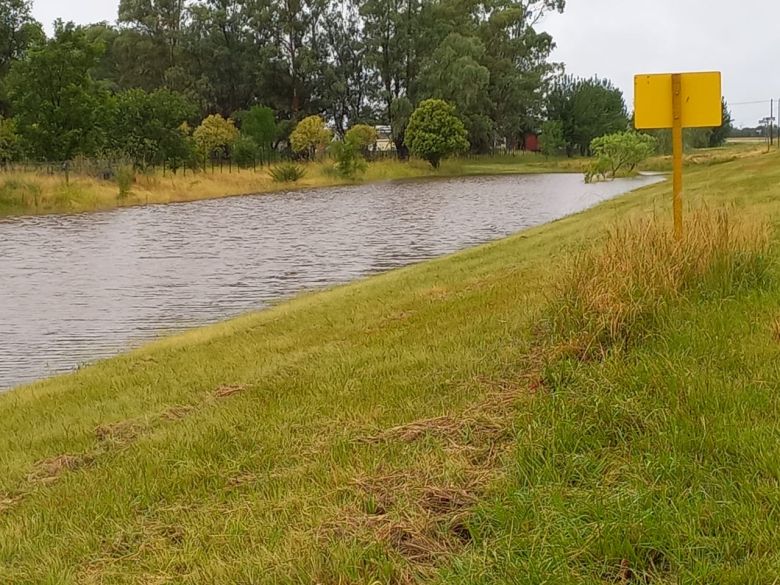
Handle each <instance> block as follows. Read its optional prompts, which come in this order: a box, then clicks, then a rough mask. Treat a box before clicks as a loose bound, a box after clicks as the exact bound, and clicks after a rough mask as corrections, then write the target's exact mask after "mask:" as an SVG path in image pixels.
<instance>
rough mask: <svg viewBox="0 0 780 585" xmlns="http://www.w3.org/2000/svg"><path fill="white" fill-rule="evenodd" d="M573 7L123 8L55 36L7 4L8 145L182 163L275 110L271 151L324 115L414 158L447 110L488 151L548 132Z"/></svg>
mask: <svg viewBox="0 0 780 585" xmlns="http://www.w3.org/2000/svg"><path fill="white" fill-rule="evenodd" d="M563 8H564V0H488V1H486V0H468V1H467V2H463V1H462V0H436V1H434V0H199V1H190V0H121V2H120V5H119V12H118V20H117V24H116V25H111V24H108V23H97V24H92V25H87V26H76V25H74V24H73V23H66V22H62V21H57V22H56V23H55V25H54V33H53V35H52V36H51V37H49V38H47V37H46V35H45V34H44V33H43V30H42V27H41V25H40V24H39V23H37V22H35V21H34V19H33V18H32V16H31V13H30V9H31V3H30V1H28V0H0V45H2V47H0V78H1V80H0V84H1V85H2V90H1V91H0V115H2V117H3V123H2V124H3V130H0V135H6V136H10V135H11V134H12V133H16V135H18V136H19V138H20V140H19V141H18V144H17V145H16V146H17V149H18V151H19V152H20V153H23V155H24V156H27V157H30V158H33V159H38V160H67V159H70V158H72V157H74V156H79V155H83V156H96V155H101V154H103V153H107V152H114V151H123V152H127V153H129V154H130V155H131V156H132V157H133V158H134V159H136V160H139V161H149V162H159V161H160V160H162V159H165V158H169V159H171V161H175V160H177V159H181V158H183V157H184V155H185V152H184V150H185V148H186V143H187V140H186V138H189V139H193V136H192V134H191V132H192V129H193V128H197V127H198V126H199V125H200V123H201V121H202V120H205V119H208V118H209V117H211V116H218V117H219V118H221V119H222V120H226V121H227V120H229V121H231V122H232V123H233V124H234V125H235V126H236V128H238V129H243V125H244V124H245V123H247V119H248V118H251V119H253V120H254V119H255V118H258V117H259V118H263V116H266V117H267V115H268V112H270V113H271V116H272V118H273V122H274V125H273V126H274V127H273V135H269V134H267V133H263V138H262V140H263V142H264V144H263V145H257V146H258V147H259V148H273V147H275V146H277V145H278V144H280V143H283V142H285V141H287V140H288V138H289V135H290V133H291V131H292V129H293V128H294V127H295V125H296V124H297V123H298V122H299V121H300V120H302V119H304V118H306V117H307V116H310V115H320V116H322V117H323V118H324V119H326V120H327V121H328V122H329V124H330V125H331V126H332V128H333V129H334V130H335V133H336V135H337V136H339V137H341V136H344V135H345V134H346V132H347V130H348V129H349V128H350V127H351V126H354V125H356V124H368V125H372V126H373V125H377V124H386V125H389V126H391V128H392V138H393V141H394V142H395V145H396V148H397V150H398V152H399V153H400V154H401V155H404V154H405V153H406V150H407V146H406V141H405V130H406V126H407V125H408V123H409V119H410V117H411V114H412V112H413V111H414V109H415V108H416V107H417V106H418V105H419V104H420V103H421V102H422V101H423V100H425V99H429V98H438V99H442V100H445V101H447V102H449V103H450V104H452V105H453V106H454V107H455V108H456V110H457V113H458V117H459V118H460V119H461V120H462V121H463V123H464V125H465V127H466V129H467V132H468V141H469V144H470V148H471V149H472V150H474V151H475V152H488V151H490V150H491V149H492V148H493V147H494V146H495V145H496V144H498V143H499V142H501V143H508V144H512V145H514V144H517V143H518V141H521V140H522V137H523V135H524V133H525V132H527V131H530V130H533V129H535V128H536V126H537V125H538V121H539V120H540V118H541V116H542V114H543V110H544V92H545V86H546V83H547V82H548V80H549V79H550V78H551V76H552V75H553V74H554V73H555V72H556V70H557V67H558V66H557V65H556V64H554V63H551V62H550V60H549V56H550V52H551V50H552V48H553V41H552V38H551V37H550V36H549V35H548V34H547V33H544V32H539V31H538V30H537V24H538V22H539V20H540V19H541V18H542V16H543V15H544V14H546V13H547V12H549V11H562V10H563ZM257 108H261V109H262V112H263V113H261V112H260V111H258V110H257ZM253 109H254V110H255V111H254V113H250V112H253ZM269 129H270V126H269ZM222 130H224V128H223V129H222ZM188 132H189V134H188ZM253 139H254V138H253ZM0 140H2V139H0ZM14 154H17V153H10V152H9V151H8V149H7V148H6V151H5V152H4V156H6V157H8V156H11V155H14Z"/></svg>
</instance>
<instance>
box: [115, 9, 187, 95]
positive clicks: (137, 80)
mask: <svg viewBox="0 0 780 585" xmlns="http://www.w3.org/2000/svg"><path fill="white" fill-rule="evenodd" d="M187 13H188V12H187V7H186V5H185V1H184V0H120V2H119V16H118V22H119V24H120V26H121V27H122V32H121V34H120V35H119V37H118V38H117V40H116V48H115V52H116V55H117V60H118V61H120V62H121V64H122V66H121V69H122V72H123V75H122V79H121V86H122V87H126V88H129V87H140V88H143V89H146V90H154V89H157V88H159V87H161V86H163V85H165V84H166V78H167V76H168V75H169V72H170V71H171V70H173V69H175V68H177V67H181V66H182V51H181V42H182V36H183V34H184V29H185V26H186V18H187Z"/></svg>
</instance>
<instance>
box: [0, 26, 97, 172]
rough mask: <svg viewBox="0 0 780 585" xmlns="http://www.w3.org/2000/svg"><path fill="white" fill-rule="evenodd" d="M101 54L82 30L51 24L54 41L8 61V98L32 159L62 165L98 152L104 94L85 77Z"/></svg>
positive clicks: (88, 75) (89, 77)
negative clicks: (9, 62) (82, 155)
mask: <svg viewBox="0 0 780 585" xmlns="http://www.w3.org/2000/svg"><path fill="white" fill-rule="evenodd" d="M102 52H103V46H102V44H100V43H98V42H90V40H89V39H88V37H87V35H86V33H85V31H84V29H83V28H79V27H76V26H75V25H74V24H73V23H67V24H63V23H62V22H61V21H57V22H56V23H55V30H54V38H52V39H51V40H49V41H48V42H47V43H46V44H45V45H41V46H40V47H36V48H34V49H31V50H30V51H29V53H28V55H27V58H26V59H25V60H24V61H17V62H16V63H14V65H13V66H12V68H11V72H10V73H9V75H8V94H9V97H10V99H11V104H12V107H13V111H14V114H15V119H16V122H17V129H18V132H19V134H20V136H21V138H22V141H23V145H24V147H25V148H26V149H27V152H28V153H29V154H30V155H31V156H32V157H34V158H37V159H41V160H51V161H63V160H68V159H70V158H72V157H73V156H75V155H77V154H85V155H91V154H95V153H96V152H98V151H99V149H100V148H102V146H103V144H104V142H105V127H106V115H107V110H106V100H107V95H106V94H105V92H102V91H101V90H100V89H99V88H98V86H97V84H96V83H95V82H94V81H93V79H92V77H91V76H90V70H91V69H93V68H94V67H95V66H96V65H97V63H98V61H99V58H100V55H101V53H102Z"/></svg>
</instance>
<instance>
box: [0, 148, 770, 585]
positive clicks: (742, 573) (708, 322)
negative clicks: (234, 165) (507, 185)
mask: <svg viewBox="0 0 780 585" xmlns="http://www.w3.org/2000/svg"><path fill="white" fill-rule="evenodd" d="M686 186H687V191H686V198H687V201H688V203H689V205H692V206H695V207H699V208H700V207H703V206H705V205H706V206H707V207H708V208H710V209H718V208H720V207H721V206H725V205H728V206H730V209H731V211H730V214H731V217H733V218H740V219H744V218H750V219H749V220H748V219H744V221H745V222H746V223H748V224H749V223H750V222H752V221H753V218H759V220H760V221H766V222H769V223H770V224H772V225H773V226H775V232H774V233H780V232H778V231H777V229H776V227H777V224H778V222H780V202H779V201H780V156H777V155H768V156H756V157H752V158H744V159H740V160H737V161H734V162H728V163H723V164H718V165H712V166H707V165H702V166H698V167H696V168H694V169H692V170H691V171H690V172H689V173H688V174H687V176H686ZM669 190H670V187H669V185H668V184H661V185H656V186H653V187H650V188H646V189H643V190H641V191H639V192H636V193H632V194H629V195H626V196H624V197H621V198H619V199H617V200H614V201H610V202H607V203H604V204H602V205H600V206H599V207H597V208H594V209H592V210H590V211H587V212H585V213H582V214H579V215H576V216H572V217H569V218H566V219H564V220H561V221H558V222H555V223H553V224H551V225H548V226H544V227H540V228H535V229H532V230H528V231H525V232H523V233H521V234H518V235H516V236H513V237H510V238H507V239H505V240H502V241H500V242H496V243H493V244H490V245H487V246H482V247H479V248H476V249H473V250H469V251H466V252H463V253H459V254H456V255H453V256H450V257H447V258H443V259H440V260H436V261H432V262H427V263H424V264H421V265H418V266H414V267H410V268H406V269H403V270H397V271H394V272H391V273H388V274H386V275H382V276H378V277H374V278H370V279H367V280H364V281H362V282H358V283H355V284H353V285H350V286H345V287H339V288H336V289H333V290H330V291H325V292H322V293H317V294H311V295H305V296H302V297H300V298H298V299H295V300H293V301H290V302H287V303H284V304H281V305H279V306H277V307H274V308H273V309H270V310H268V311H264V312H260V313H257V314H252V315H247V316H245V317H242V318H239V319H236V320H233V321H230V322H226V323H223V324H220V325H216V326H213V327H209V328H205V329H199V330H195V331H192V332H189V333H186V334H184V335H179V336H176V337H173V338H169V339H164V340H161V341H159V342H157V343H154V344H152V345H150V346H148V347H145V348H143V349H141V350H138V351H136V352H133V353H131V354H128V355H124V356H120V357H117V358H115V359H111V360H107V361H104V362H101V363H99V364H96V365H94V366H91V367H88V368H86V369H84V370H81V371H79V372H77V373H75V374H72V375H69V376H62V377H58V378H54V379H51V380H48V381H44V382H41V383H38V384H35V385H32V386H29V387H25V388H21V389H18V390H15V391H12V392H10V393H8V394H6V395H3V396H0V420H2V421H3V424H2V426H1V427H0V469H1V470H2V473H0V582H2V583H6V582H7V583H24V584H28V583H29V584H47V585H48V584H54V583H57V584H70V583H74V584H75V583H78V584H91V583H95V584H97V583H101V584H131V583H132V584H143V585H147V584H159V583H172V584H173V583H175V584H179V583H185V584H201V583H202V584H215V583H242V584H260V583H262V584H265V583H269V584H270V583H290V584H292V583H300V584H303V583H322V584H352V583H354V584H370V583H372V582H378V583H382V584H384V583H414V582H432V583H442V584H444V583H454V584H467V583H468V584H487V583H529V584H531V583H594V584H595V583H620V582H623V583H646V582H650V583H662V584H666V583H669V584H671V583H756V584H761V583H766V584H767V585H770V584H772V583H775V581H776V577H777V575H778V574H780V552H778V550H779V547H778V542H780V442H778V440H777V439H778V436H780V394H778V392H777V388H778V387H780V339H779V334H780V325H779V323H780V321H778V319H779V318H780V287H778V285H777V283H780V280H778V278H779V277H780V274H778V268H777V260H778V258H777V256H778V254H780V250H779V249H778V248H777V246H776V245H775V244H776V242H774V241H773V242H772V247H771V248H769V249H768V252H764V251H763V248H762V247H761V246H760V245H757V246H749V247H748V249H747V256H745V258H746V259H747V260H749V261H750V262H748V263H747V265H749V267H748V269H747V272H745V273H744V274H745V275H747V277H749V278H747V277H746V278H743V277H742V276H740V277H739V278H736V277H735V278H731V277H729V278H728V279H725V280H723V279H721V278H710V277H711V276H712V275H717V274H743V273H742V272H739V271H737V272H729V271H731V270H732V268H733V267H734V266H736V265H737V263H736V262H735V263H729V262H730V261H731V260H735V259H738V258H739V257H740V254H741V252H740V251H739V250H738V249H732V248H716V252H717V253H715V254H713V255H712V257H713V258H726V259H727V260H729V262H727V263H726V264H719V263H718V262H717V261H712V262H710V261H706V262H704V263H703V264H702V266H703V267H704V268H703V269H702V270H700V271H695V270H694V271H693V273H692V274H693V275H692V276H686V277H685V278H682V277H680V278H679V279H674V278H673V279H670V281H669V282H673V283H678V284H673V285H670V286H664V287H660V288H658V289H653V291H655V292H653V293H652V294H646V295H645V296H641V295H640V296H639V297H637V296H635V295H634V294H633V292H632V291H634V289H633V288H631V287H622V286H621V283H624V282H626V280H625V279H623V280H621V278H622V277H624V276H625V274H629V275H631V274H634V275H637V274H644V272H643V271H642V270H641V266H643V264H642V263H641V262H637V263H629V264H628V265H629V268H630V269H628V271H627V272H626V273H625V274H618V273H616V274H613V275H612V277H613V279H614V280H610V279H604V278H602V279H600V280H598V279H597V281H596V282H597V283H598V286H603V287H606V288H605V290H606V291H607V292H609V291H613V293H614V295H617V296H614V295H613V297H609V295H607V296H608V297H609V298H611V299H612V301H610V303H609V304H608V305H605V306H607V307H612V306H615V304H616V302H615V299H617V300H618V301H621V302H626V303H628V302H629V301H631V302H633V301H634V300H635V299H636V298H639V299H640V301H641V302H640V301H637V302H638V303H639V304H638V306H639V308H640V309H641V310H640V311H639V312H637V311H633V312H631V311H629V312H626V313H622V312H621V313H619V315H623V316H624V317H626V318H625V319H623V318H621V319H619V320H618V323H619V325H618V329H617V331H618V332H623V333H625V334H626V335H618V336H615V337H610V336H607V337H603V336H601V335H598V333H599V331H601V329H599V328H598V327H596V328H595V329H588V327H590V325H588V323H596V324H597V325H598V324H599V323H601V324H603V323H611V322H613V321H612V319H613V316H612V313H609V312H607V313H604V314H605V315H607V317H608V318H607V319H605V320H599V319H596V320H594V321H587V320H586V321H582V320H578V319H579V317H578V318H576V319H573V320H572V319H570V320H566V319H564V320H563V321H555V320H554V319H552V317H551V315H555V314H562V313H563V314H568V315H570V316H571V315H574V316H575V317H576V315H577V312H576V311H575V310H574V309H567V307H568V306H569V305H567V303H569V300H567V297H566V296H565V294H564V295H563V296H561V295H562V293H565V292H566V291H571V290H572V282H579V280H577V278H574V279H573V280H572V277H573V276H574V277H577V275H579V277H580V278H584V276H586V275H587V274H592V270H589V269H588V267H592V266H600V265H601V264H598V262H596V261H595V260H594V262H596V263H595V264H588V263H580V264H579V266H580V268H581V271H580V272H577V271H576V270H575V269H576V267H577V265H575V267H574V268H572V262H571V258H572V257H585V258H591V259H594V258H595V259H598V258H600V256H599V253H600V252H599V250H609V241H610V240H609V238H608V233H609V230H610V228H612V226H614V225H615V223H616V222H624V221H626V220H627V219H629V218H635V219H634V220H633V221H635V222H636V221H639V220H637V219H636V218H642V217H658V218H666V217H667V216H668V214H669V213H670V212H669V208H670V205H669V199H670V194H669ZM621 225H626V224H624V223H621ZM633 225H638V224H636V223H634V224H633ZM614 229H617V228H614ZM614 229H613V233H614ZM734 229H737V228H736V227H735V228H734ZM630 233H634V232H630V231H629V239H628V240H624V242H628V243H630V242H633V241H635V240H634V239H633V236H630ZM738 233H741V232H738ZM773 237H774V236H773ZM618 241H620V240H618ZM638 241H639V242H641V241H643V240H641V239H640V240H638ZM650 241H660V240H657V239H651V240H650ZM696 241H698V240H696ZM593 242H598V243H597V244H596V248H595V250H596V251H595V252H590V251H588V250H590V248H589V246H591V245H593ZM663 245H664V246H665V245H666V244H663ZM613 248H614V247H613ZM622 249H625V250H626V253H630V254H638V252H637V249H636V248H632V247H631V246H630V245H629V246H627V247H623V248H622ZM639 249H644V246H640V248H639ZM657 249H658V250H661V251H663V250H667V251H670V252H669V253H670V254H671V255H672V259H674V258H676V259H677V260H678V261H679V262H680V263H681V264H680V265H682V266H692V265H695V261H696V259H697V258H699V256H700V255H698V254H688V255H686V254H684V253H683V251H681V250H679V249H676V248H674V247H666V248H665V247H663V246H660V245H659V247H658V248H657ZM699 249H702V248H699ZM721 252H722V253H721ZM665 253H666V252H662V254H665ZM589 254H592V255H591V256H589ZM762 255H763V256H762ZM610 257H611V258H614V257H615V256H614V254H613V255H612V256H610ZM632 257H633V256H632ZM649 257H650V258H655V260H653V262H656V264H654V266H655V267H656V268H657V258H658V257H660V256H659V254H656V255H655V256H652V255H651V256H649ZM759 259H760V260H761V261H760V262H759V261H757V260H759ZM753 260H756V262H753ZM691 263H693V264H691ZM631 267H633V268H631ZM724 271H725V272H724ZM616 272H619V271H617V270H616ZM586 273H587V274H586ZM657 274H659V275H662V274H663V272H658V273H657ZM678 274H684V275H689V274H690V273H689V272H688V271H687V269H685V270H683V271H682V272H679V273H678ZM753 277H755V278H753ZM637 278H638V277H637ZM658 278H661V276H658ZM655 279H656V277H653V278H652V279H650V280H647V281H645V280H642V279H639V280H637V282H638V283H639V285H638V286H640V289H639V290H640V291H645V292H646V290H647V286H646V282H656V280H655ZM611 282H612V283H614V284H616V286H617V288H616V289H612V288H610V283H611ZM643 282H644V283H645V284H642V283H643ZM664 282H666V281H664ZM724 282H726V283H728V286H724V285H723V283H724ZM567 283H568V284H567ZM643 287H644V288H643ZM591 288H592V287H584V288H583V290H584V291H588V290H591ZM615 290H616V291H617V292H616V293H615V292H614V291H615ZM610 294H612V293H610ZM581 298H582V295H580V296H576V297H575V299H581ZM577 306H578V307H580V308H582V306H590V305H577ZM631 306H634V305H631ZM575 309H576V307H575ZM577 310H579V309H577ZM566 311H568V313H566ZM572 311H574V312H572ZM592 314H593V313H592V312H589V311H585V312H583V313H582V315H584V316H589V315H592ZM637 315H640V316H642V317H643V318H642V319H639V320H637V319H635V318H634V317H636V316H637ZM648 315H649V316H650V317H651V318H644V317H647V316H648ZM550 323H552V324H553V325H555V323H558V324H559V327H558V328H553V329H552V330H550V329H549V327H550V326H551V325H550ZM561 323H562V325H561ZM572 323H574V325H572ZM583 323H584V325H583ZM639 325H641V329H636V328H637V327H638V326H639ZM575 330H585V331H586V332H588V331H590V332H591V333H592V334H594V335H595V336H594V339H596V340H597V341H598V343H600V344H603V345H602V347H603V349H604V350H603V351H600V352H595V353H587V352H586V353H582V352H576V351H575V352H566V351H564V352H555V351H551V350H550V347H553V348H556V347H561V345H563V346H566V341H567V340H570V339H573V337H572V336H573V335H574V334H575V333H577V332H579V331H575ZM553 333H554V334H555V335H553ZM632 333H637V334H636V335H633V334H632ZM556 336H557V337H556ZM576 339H577V340H579V337H577V338H576ZM550 340H552V342H554V343H550ZM616 340H618V341H619V340H628V341H629V342H628V343H622V342H621V343H618V342H616ZM575 348H576V345H575Z"/></svg>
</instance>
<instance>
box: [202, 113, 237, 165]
mask: <svg viewBox="0 0 780 585" xmlns="http://www.w3.org/2000/svg"><path fill="white" fill-rule="evenodd" d="M192 137H193V139H194V140H195V146H196V148H197V151H198V154H199V155H200V157H201V158H202V160H203V162H204V164H205V162H206V160H207V159H209V158H212V157H214V156H216V157H218V158H219V159H223V158H228V157H229V156H230V152H231V148H232V147H233V145H234V144H235V143H236V141H237V140H238V138H239V132H238V129H237V128H236V125H235V123H234V122H233V120H226V119H225V118H223V117H222V116H221V115H219V114H213V115H211V116H209V117H207V118H206V119H205V120H203V122H201V124H200V126H198V127H197V128H196V129H195V132H193V134H192Z"/></svg>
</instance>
